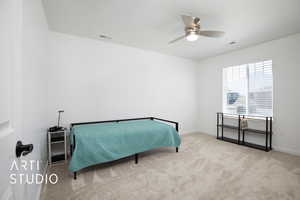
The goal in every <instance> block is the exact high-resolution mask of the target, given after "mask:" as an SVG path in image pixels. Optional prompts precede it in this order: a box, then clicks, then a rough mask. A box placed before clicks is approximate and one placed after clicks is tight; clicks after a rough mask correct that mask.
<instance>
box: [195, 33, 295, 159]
mask: <svg viewBox="0 0 300 200" xmlns="http://www.w3.org/2000/svg"><path fill="white" fill-rule="evenodd" d="M270 59H271V60H273V81H274V85H273V90H274V99H273V100H274V137H273V142H274V147H275V149H278V150H281V151H285V152H290V153H294V154H300V144H299V141H300V126H299V116H298V114H299V113H300V89H299V86H300V79H299V74H300V34H296V35H292V36H289V37H286V38H282V39H279V40H274V41H270V42H267V43H264V44H260V45H257V46H254V47H250V48H247V49H242V50H239V51H234V52H231V53H227V54H224V55H220V56H216V57H212V58H208V59H206V60H203V61H200V63H199V67H198V73H197V74H198V75H197V77H198V78H197V79H198V83H197V86H198V102H199V120H198V124H199V127H200V130H201V131H202V132H205V133H208V134H212V135H216V112H218V111H222V68H223V67H228V66H233V65H239V64H245V63H251V62H257V61H264V60H270Z"/></svg>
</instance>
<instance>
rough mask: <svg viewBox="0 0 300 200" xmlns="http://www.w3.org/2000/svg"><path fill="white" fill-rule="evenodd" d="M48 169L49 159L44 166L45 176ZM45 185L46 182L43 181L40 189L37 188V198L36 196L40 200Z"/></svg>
mask: <svg viewBox="0 0 300 200" xmlns="http://www.w3.org/2000/svg"><path fill="white" fill-rule="evenodd" d="M47 170H48V160H47V161H46V164H45V166H44V171H43V177H45V176H46V173H47ZM43 187H44V182H43V184H38V190H37V194H36V198H35V199H36V200H40V197H41V192H42V189H43Z"/></svg>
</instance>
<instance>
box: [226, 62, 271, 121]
mask: <svg viewBox="0 0 300 200" xmlns="http://www.w3.org/2000/svg"><path fill="white" fill-rule="evenodd" d="M223 112H224V113H229V114H247V115H253V116H273V75H272V61H271V60H268V61H263V62H257V63H250V64H245V65H240V66H233V67H227V68H224V69H223Z"/></svg>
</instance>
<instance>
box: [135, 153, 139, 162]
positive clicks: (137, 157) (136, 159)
mask: <svg viewBox="0 0 300 200" xmlns="http://www.w3.org/2000/svg"><path fill="white" fill-rule="evenodd" d="M138 159H139V154H138V153H136V154H135V164H138V162H139V160H138Z"/></svg>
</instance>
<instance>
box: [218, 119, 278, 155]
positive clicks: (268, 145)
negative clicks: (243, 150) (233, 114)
mask: <svg viewBox="0 0 300 200" xmlns="http://www.w3.org/2000/svg"><path fill="white" fill-rule="evenodd" d="M220 118H221V119H220ZM237 119H238V126H232V125H227V124H224V113H217V139H218V140H222V141H226V142H230V143H233V144H238V145H243V146H247V147H251V148H255V149H259V150H263V151H266V152H268V151H270V150H272V133H273V132H272V117H266V118H265V120H266V130H257V129H252V128H245V129H242V128H241V119H245V115H237ZM220 121H221V123H220ZM219 128H221V136H220V134H219ZM224 128H226V129H234V130H237V131H238V139H233V138H229V137H225V136H224ZM247 132H251V133H256V134H260V135H264V136H265V145H259V144H254V143H250V142H246V141H245V134H246V133H247ZM241 136H242V138H241Z"/></svg>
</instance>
